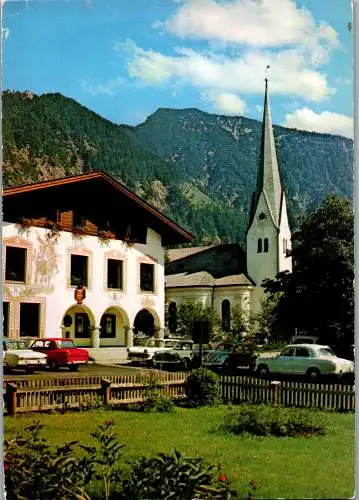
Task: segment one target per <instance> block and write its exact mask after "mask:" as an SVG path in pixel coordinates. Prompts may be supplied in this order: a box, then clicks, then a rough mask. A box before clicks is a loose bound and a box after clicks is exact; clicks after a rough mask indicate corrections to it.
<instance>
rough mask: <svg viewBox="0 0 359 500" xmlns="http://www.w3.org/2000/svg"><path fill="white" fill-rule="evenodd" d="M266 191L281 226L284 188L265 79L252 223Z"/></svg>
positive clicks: (275, 220) (274, 216) (270, 205)
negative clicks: (259, 201) (259, 200)
mask: <svg viewBox="0 0 359 500" xmlns="http://www.w3.org/2000/svg"><path fill="white" fill-rule="evenodd" d="M262 191H264V193H265V198H266V200H267V203H268V208H269V210H270V212H271V216H272V219H273V221H274V224H275V225H276V226H277V227H278V226H279V219H280V208H281V207H280V205H281V197H282V186H281V182H280V175H279V169H278V160H277V153H276V147H275V142H274V134H273V126H272V119H271V113H270V106H269V97H268V80H267V78H266V79H265V95H264V110H263V125H262V142H261V155H260V167H259V170H258V178H257V189H256V193H255V198H254V203H253V205H252V210H251V217H250V222H251V221H252V219H253V216H254V211H255V209H256V206H257V204H258V199H259V196H260V194H261V192H262Z"/></svg>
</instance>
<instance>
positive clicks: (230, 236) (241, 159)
mask: <svg viewBox="0 0 359 500" xmlns="http://www.w3.org/2000/svg"><path fill="white" fill-rule="evenodd" d="M261 126H262V124H261V122H260V121H257V120H254V119H252V118H246V117H232V116H231V117H229V116H225V115H214V114H209V113H206V112H204V111H201V110H199V109H197V108H187V109H172V108H158V109H157V110H156V111H155V112H154V113H153V114H152V115H150V116H149V117H147V118H146V120H145V121H144V122H143V123H141V124H139V125H137V126H131V125H126V124H115V123H113V122H111V121H110V120H107V119H105V118H102V117H101V116H100V115H99V114H98V113H96V112H94V111H92V110H89V109H88V108H86V107H85V106H83V105H82V104H80V103H78V102H77V101H76V100H74V99H72V98H67V97H65V96H63V95H62V94H59V93H49V94H43V95H41V96H37V95H36V94H32V93H31V92H12V91H5V92H4V94H3V155H4V156H3V159H4V166H3V180H4V185H14V183H16V182H17V183H18V184H24V183H29V182H36V181H38V180H46V179H47V178H54V177H61V176H67V175H73V174H76V173H82V172H86V171H92V170H99V169H100V170H105V171H108V172H109V173H110V174H112V175H114V176H115V177H116V178H117V179H118V180H120V181H121V182H123V183H124V184H125V185H126V186H127V187H128V188H129V189H131V190H133V191H134V192H135V193H136V194H138V195H139V196H142V197H143V198H145V199H146V200H147V201H148V202H150V203H152V204H153V205H154V206H155V207H156V208H158V209H160V210H161V211H163V212H164V213H165V214H166V215H168V216H169V217H171V218H173V219H174V220H175V221H176V222H177V223H178V224H180V225H182V226H183V227H185V228H186V229H188V230H190V231H191V232H193V233H194V234H195V235H196V236H197V238H198V243H209V242H228V241H233V242H239V243H243V241H244V233H245V229H246V225H247V221H248V212H249V208H250V202H251V197H252V193H253V191H254V189H255V186H256V179H257V171H258V168H259V151H260V139H261ZM273 128H274V135H275V141H276V146H277V156H278V163H279V169H280V173H281V177H282V179H283V181H284V187H285V191H286V194H287V199H288V206H289V214H290V218H291V222H292V224H293V225H294V226H295V225H296V224H297V222H298V220H297V219H298V217H297V216H298V214H299V215H300V214H302V213H304V212H305V211H308V210H311V209H313V208H314V207H315V206H317V205H318V204H319V203H320V202H321V201H322V199H323V198H324V197H325V195H326V194H329V193H333V192H334V193H336V194H339V195H341V196H345V197H348V198H351V197H352V176H353V141H352V140H351V139H349V138H345V137H342V136H339V135H333V134H321V133H318V132H308V131H300V130H296V129H287V128H285V127H282V126H277V125H274V127H273Z"/></svg>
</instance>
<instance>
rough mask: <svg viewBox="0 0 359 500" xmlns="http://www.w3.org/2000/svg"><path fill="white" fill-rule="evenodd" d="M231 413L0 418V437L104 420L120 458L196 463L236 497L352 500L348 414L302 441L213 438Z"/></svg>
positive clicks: (331, 418) (59, 436)
mask: <svg viewBox="0 0 359 500" xmlns="http://www.w3.org/2000/svg"><path fill="white" fill-rule="evenodd" d="M231 411H233V409H231V408H230V409H228V408H227V407H225V406H220V407H214V408H207V407H205V408H198V409H185V408H178V409H176V411H175V412H174V413H142V412H139V413H133V412H123V411H117V412H116V411H111V410H90V411H87V412H81V413H67V414H64V415H59V414H52V415H44V414H42V415H41V414H39V415H36V416H35V415H31V414H30V415H23V416H21V415H19V416H17V417H5V418H4V420H5V432H6V433H11V432H14V431H16V430H18V431H21V430H23V429H24V428H25V427H27V426H28V425H29V424H30V423H31V422H32V421H33V420H35V418H36V419H38V420H39V421H40V423H41V424H43V425H44V426H45V427H44V429H43V431H42V434H43V436H44V437H46V438H47V439H48V441H49V443H50V444H53V445H59V444H63V443H64V442H66V441H71V440H79V441H80V442H81V443H83V444H91V445H93V444H94V442H93V440H92V438H91V437H90V436H89V434H90V432H94V431H95V430H96V427H97V426H98V425H99V424H101V423H103V422H104V421H105V420H107V419H112V420H113V421H114V429H115V431H116V434H117V436H118V439H119V441H120V442H121V443H122V444H124V445H125V448H124V455H125V456H126V457H129V456H131V457H134V458H136V457H140V456H143V455H145V456H148V457H151V456H153V455H154V454H157V453H161V452H164V453H173V450H174V449H177V450H179V451H181V452H182V453H183V454H184V455H188V456H203V457H204V458H205V459H206V460H207V461H208V462H209V463H213V464H221V470H222V471H223V472H224V473H225V474H226V475H227V476H228V477H229V478H230V479H232V480H233V483H232V484H233V487H234V488H235V489H236V490H237V491H239V492H240V493H241V494H243V492H246V491H247V489H248V483H249V481H251V480H255V481H256V482H257V485H258V486H257V493H256V497H257V498H287V499H292V498H293V499H294V498H322V499H325V498H328V499H329V498H349V497H351V496H353V495H354V479H355V415H354V414H338V413H326V420H327V434H326V435H325V436H318V437H310V438H305V437H303V438H289V437H285V438H281V439H278V438H277V437H272V436H268V437H254V436H249V435H238V436H237V435H233V434H224V433H221V432H219V428H220V426H221V425H222V423H223V418H224V417H225V415H227V414H229V413H230V412H231Z"/></svg>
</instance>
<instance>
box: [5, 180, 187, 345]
mask: <svg viewBox="0 0 359 500" xmlns="http://www.w3.org/2000/svg"><path fill="white" fill-rule="evenodd" d="M3 220H4V222H3V233H2V238H3V283H4V288H3V320H4V336H7V337H10V338H18V337H21V336H31V337H34V336H39V337H59V336H63V337H71V338H74V339H75V341H76V343H77V344H78V345H81V346H86V347H95V348H96V347H99V346H109V347H110V346H131V345H132V342H133V334H134V332H135V333H136V332H139V331H144V332H146V333H149V334H152V333H153V334H155V335H156V336H157V337H163V334H164V332H163V329H164V303H165V298H164V247H165V246H167V245H176V244H181V243H188V242H192V241H193V240H194V237H193V236H192V235H191V234H190V233H188V232H187V231H185V230H184V229H182V228H181V227H179V226H178V225H177V224H176V223H174V222H173V221H172V220H170V219H168V218H167V217H165V216H164V215H163V214H162V213H160V212H159V211H158V210H156V209H155V208H154V207H152V206H151V205H149V204H148V203H147V202H145V201H144V200H143V199H141V198H139V197H138V196H136V195H135V194H134V193H132V192H131V191H129V190H128V189H127V188H125V187H124V186H123V185H122V184H121V183H119V182H117V181H116V180H115V179H114V178H112V177H111V176H110V175H108V174H107V173H104V172H91V173H88V174H83V175H78V176H73V177H67V178H65V179H55V180H51V181H46V182H41V183H36V184H31V185H25V186H17V187H9V188H7V189H5V190H4V192H3Z"/></svg>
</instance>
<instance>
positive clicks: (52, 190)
mask: <svg viewBox="0 0 359 500" xmlns="http://www.w3.org/2000/svg"><path fill="white" fill-rule="evenodd" d="M56 204H57V205H56ZM75 204H77V205H80V206H86V207H87V208H88V210H92V212H93V213H94V214H97V213H99V212H102V213H108V214H111V216H113V217H114V218H117V220H119V221H120V220H123V219H126V220H127V219H129V220H130V219H131V217H132V218H136V220H137V221H140V222H141V224H146V225H147V226H149V227H151V228H152V229H154V230H155V231H156V232H158V233H159V234H160V235H161V237H162V243H163V245H175V244H181V243H188V242H193V241H194V240H195V237H194V236H193V235H192V234H191V233H190V232H188V231H186V230H185V229H183V228H182V227H180V226H179V225H178V224H176V223H175V222H174V221H173V220H171V219H169V218H168V217H166V216H165V215H164V214H163V213H161V212H160V211H159V210H157V209H156V208H155V207H153V206H152V205H150V204H149V203H148V202H147V201H145V200H144V199H143V198H140V197H139V196H137V195H136V194H135V193H133V192H132V191H130V190H129V189H128V188H126V187H125V186H124V185H123V184H121V182H119V181H118V180H116V179H115V178H114V177H112V176H111V175H110V174H108V173H107V172H104V171H94V172H89V173H85V174H81V175H74V176H71V177H65V178H61V179H52V180H49V181H44V182H37V183H34V184H26V185H21V186H14V187H8V188H5V189H4V191H3V219H4V220H5V221H7V222H13V221H16V220H17V219H18V218H19V217H22V216H24V215H26V216H31V217H35V218H36V214H35V215H33V214H34V213H35V212H38V214H37V215H39V214H40V212H41V210H42V211H43V210H44V207H45V206H47V207H49V208H51V207H52V208H55V207H57V208H59V206H58V205H61V207H62V208H63V209H66V208H67V209H69V210H71V209H72V208H73V206H74V205H75Z"/></svg>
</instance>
